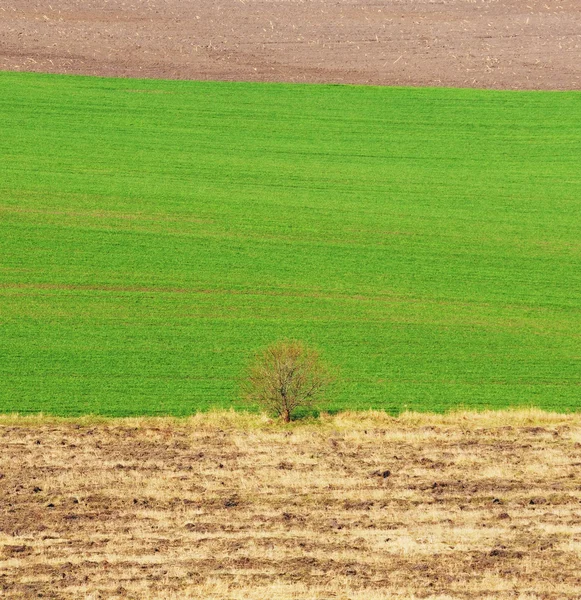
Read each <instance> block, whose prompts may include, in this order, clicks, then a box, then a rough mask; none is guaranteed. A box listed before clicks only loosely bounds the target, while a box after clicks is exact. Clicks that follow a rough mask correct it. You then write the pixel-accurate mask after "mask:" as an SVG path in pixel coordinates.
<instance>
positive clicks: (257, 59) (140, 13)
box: [0, 0, 581, 90]
mask: <svg viewBox="0 0 581 600" xmlns="http://www.w3.org/2000/svg"><path fill="white" fill-rule="evenodd" d="M0 70H15V71H43V72H51V73H81V74H87V75H107V76H109V75H112V76H121V77H161V78H176V79H216V80H248V81H290V82H328V83H364V84H380V85H422V86H424V85H434V86H458V87H479V88H509V89H563V90H565V89H581V2H579V0H381V1H379V2H378V1H376V0H225V1H208V0H203V1H202V0H191V1H190V0H188V1H187V2H186V1H184V0H148V1H146V2H141V1H140V2H126V1H125V0H52V1H51V2H46V1H44V0H43V1H41V0H7V2H3V3H1V4H0Z"/></svg>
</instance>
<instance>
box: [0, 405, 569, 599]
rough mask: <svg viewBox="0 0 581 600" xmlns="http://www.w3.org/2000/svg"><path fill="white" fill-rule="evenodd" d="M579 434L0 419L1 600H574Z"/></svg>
mask: <svg viewBox="0 0 581 600" xmlns="http://www.w3.org/2000/svg"><path fill="white" fill-rule="evenodd" d="M580 464H581V418H580V417H579V415H569V416H562V415H561V416H557V415H546V414H535V413H510V412H509V413H492V414H479V415H474V414H460V415H452V416H445V417H437V416H420V417H418V416H417V415H415V416H414V415H410V414H407V415H403V416H402V417H401V418H400V419H398V420H393V419H390V418H389V417H387V416H386V415H385V414H383V415H366V414H358V415H353V414H351V415H344V414H341V415H340V416H337V417H334V418H325V419H323V420H322V422H319V423H317V424H316V425H300V426H299V427H291V428H281V427H277V426H272V425H268V424H267V423H265V422H264V421H263V420H261V419H260V418H259V417H255V418H252V417H248V416H242V415H240V414H236V415H234V416H232V415H222V416H216V415H209V416H207V415H198V416H196V417H194V418H192V419H187V420H184V421H183V422H175V421H171V420H169V419H130V420H128V421H124V420H111V421H105V422H95V420H94V419H93V420H87V419H83V420H80V421H78V422H75V421H68V422H67V421H65V422H62V421H46V420H44V421H43V420H39V421H36V420H30V419H26V418H24V419H23V418H21V419H7V418H3V419H0V474H1V477H0V502H2V505H3V506H4V507H6V508H5V509H4V510H3V511H2V513H1V514H0V595H2V594H4V596H3V597H6V598H10V599H13V600H17V599H20V598H22V599H24V598H27V599H28V598H39V597H43V598H55V599H57V598H58V599H59V600H68V599H71V600H72V599H78V598H87V599H91V600H93V599H97V598H102V599H104V598H107V599H113V598H118V599H121V598H139V599H140V600H141V599H143V600H147V599H152V598H163V599H172V600H183V599H185V598H204V599H213V600H233V599H239V600H242V599H243V600H272V599H274V598H276V599H277V600H287V599H288V600H290V599H294V600H316V599H320V600H323V599H324V600H330V599H338V600H339V599H340V600H347V599H350V600H380V599H381V600H388V599H390V600H394V599H396V598H397V599H408V600H411V599H417V598H424V599H432V600H445V599H452V598H454V599H462V600H469V599H479V600H485V599H488V600H505V599H506V600H508V599H515V598H516V599H517V600H541V599H542V600H564V599H570V600H574V599H575V600H578V598H579V597H581V552H580V550H581V515H580V514H579V503H580V502H581V488H580V486H581V477H580V470H579V465H580Z"/></svg>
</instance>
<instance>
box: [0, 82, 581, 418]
mask: <svg viewBox="0 0 581 600" xmlns="http://www.w3.org/2000/svg"><path fill="white" fill-rule="evenodd" d="M580 165H581V93H578V92H563V93H561V92H501V91H477V90H456V89H408V88H379V87H358V86H330V85H285V84H259V83H211V82H183V81H171V82H170V81H161V80H129V79H100V78H90V77H71V76H56V75H36V74H18V73H0V411H2V412H13V411H18V412H23V413H29V412H38V411H43V412H47V413H52V414H58V415H77V414H82V413H100V414H107V415H137V414H173V415H183V414H188V413H192V412H195V411H197V410H201V409H206V408H208V407H210V406H221V407H229V406H234V407H240V406H242V401H241V400H240V399H239V397H238V391H237V390H238V385H239V383H238V382H239V379H240V377H241V375H242V374H243V373H244V368H245V365H246V364H247V362H248V360H249V358H250V357H251V356H252V354H253V353H254V352H255V351H256V350H258V349H259V348H261V347H263V346H265V345H266V344H268V343H270V342H272V341H274V340H277V339H281V338H296V339H300V340H304V341H305V342H307V343H309V344H312V345H315V346H317V347H318V348H320V349H321V350H322V351H323V354H324V356H325V357H326V359H327V361H328V362H329V363H330V364H331V365H333V366H335V367H336V368H337V369H338V371H339V379H340V385H339V386H337V389H336V390H334V391H333V393H332V394H331V396H330V398H329V400H328V401H327V403H326V404H325V406H324V407H323V408H324V409H326V410H338V409H345V408H377V409H385V410H388V411H390V412H393V413H396V412H398V411H401V410H403V409H406V408H407V409H414V410H421V411H425V410H429V411H444V410H447V409H449V408H451V407H456V406H459V405H461V406H465V407H472V408H478V409H480V408H484V407H489V408H500V407H506V406H511V405H534V406H538V407H541V408H544V409H551V410H558V411H571V410H578V409H579V408H580V407H581V369H580V360H581V167H580Z"/></svg>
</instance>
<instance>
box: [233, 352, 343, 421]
mask: <svg viewBox="0 0 581 600" xmlns="http://www.w3.org/2000/svg"><path fill="white" fill-rule="evenodd" d="M330 382H331V378H330V375H329V372H328V370H327V368H326V367H325V365H324V364H323V363H322V362H321V359H320V356H319V353H318V352H317V351H316V350H314V349H312V348H308V347H307V346H305V344H303V343H302V342H298V341H280V342H276V343H274V344H272V345H271V346H269V347H268V348H266V349H264V350H263V351H262V352H260V353H258V354H257V355H256V357H255V360H254V362H253V364H252V365H251V366H250V369H249V373H248V377H247V380H246V382H245V385H244V389H245V392H246V396H247V397H248V399H249V400H251V401H253V402H257V403H258V404H259V405H260V406H262V407H263V408H264V409H266V410H267V411H268V412H270V413H273V414H275V415H276V416H277V417H280V418H281V419H282V420H283V421H284V422H285V423H288V422H289V421H290V420H291V416H292V413H293V411H294V410H295V409H297V408H299V407H305V408H310V407H312V406H313V405H314V403H315V402H316V401H317V400H320V399H321V397H322V395H323V392H324V390H325V388H326V387H327V386H328V384H329V383H330Z"/></svg>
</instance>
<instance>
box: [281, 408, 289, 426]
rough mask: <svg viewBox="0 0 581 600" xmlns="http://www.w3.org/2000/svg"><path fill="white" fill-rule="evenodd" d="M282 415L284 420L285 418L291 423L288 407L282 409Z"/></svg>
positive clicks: (286, 421) (285, 420)
mask: <svg viewBox="0 0 581 600" xmlns="http://www.w3.org/2000/svg"><path fill="white" fill-rule="evenodd" d="M281 416H282V420H283V421H284V422H285V423H290V410H289V409H288V408H285V409H284V410H283V411H282V415H281Z"/></svg>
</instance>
